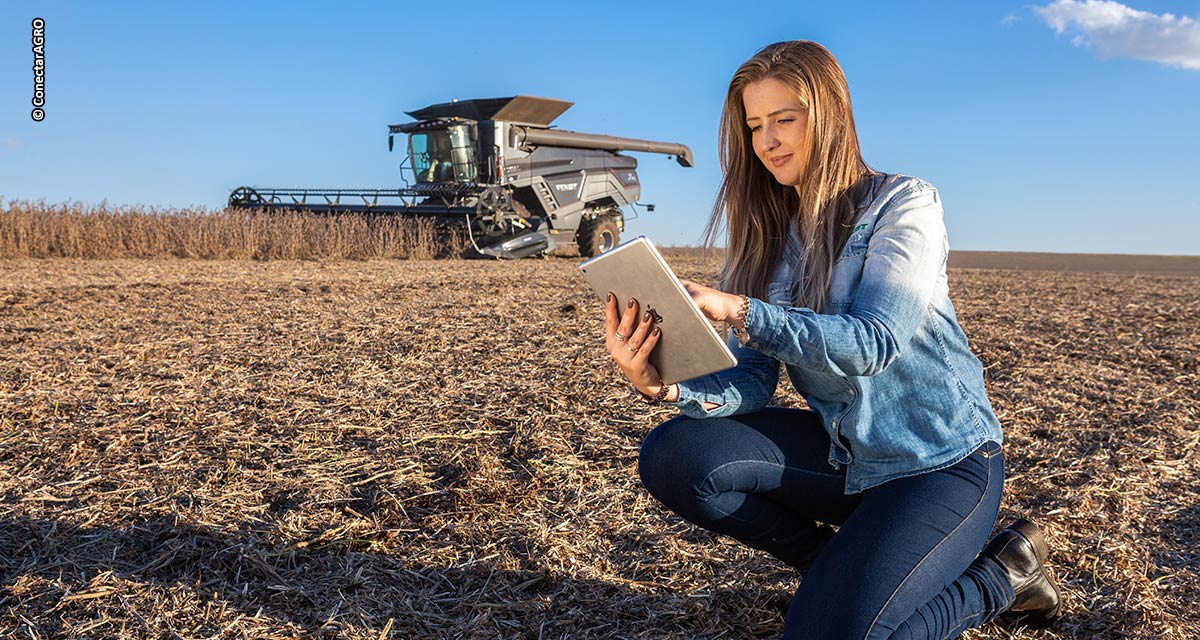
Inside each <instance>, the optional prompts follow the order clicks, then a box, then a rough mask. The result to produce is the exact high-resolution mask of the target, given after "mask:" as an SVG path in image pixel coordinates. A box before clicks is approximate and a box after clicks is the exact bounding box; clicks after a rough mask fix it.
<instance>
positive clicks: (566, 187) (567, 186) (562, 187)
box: [554, 182, 579, 191]
mask: <svg viewBox="0 0 1200 640" xmlns="http://www.w3.org/2000/svg"><path fill="white" fill-rule="evenodd" d="M578 186H579V183H578V182H564V183H562V184H556V185H554V188H555V189H558V190H559V191H574V190H575V187H578Z"/></svg>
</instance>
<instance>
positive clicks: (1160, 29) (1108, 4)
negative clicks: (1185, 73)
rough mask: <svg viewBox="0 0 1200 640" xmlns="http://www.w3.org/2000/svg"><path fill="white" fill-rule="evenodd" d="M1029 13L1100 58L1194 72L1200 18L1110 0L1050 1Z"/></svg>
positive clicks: (1198, 63) (1199, 54)
mask: <svg viewBox="0 0 1200 640" xmlns="http://www.w3.org/2000/svg"><path fill="white" fill-rule="evenodd" d="M1033 11H1034V12H1035V13H1037V14H1038V15H1039V16H1041V18H1042V20H1044V21H1045V22H1046V24H1047V25H1049V26H1051V27H1053V28H1054V31H1055V32H1057V33H1058V34H1060V35H1061V34H1062V33H1063V32H1066V31H1068V30H1069V31H1071V32H1073V33H1076V35H1075V36H1074V37H1073V38H1072V39H1071V43H1072V44H1074V45H1075V46H1077V47H1079V46H1084V45H1090V46H1092V47H1094V48H1095V50H1096V54H1097V55H1098V56H1100V57H1101V58H1136V59H1138V60H1152V61H1154V62H1159V63H1162V64H1165V65H1170V66H1173V67H1182V68H1184V69H1198V70H1200V22H1197V21H1196V20H1194V19H1192V18H1189V17H1187V16H1183V17H1177V16H1175V15H1174V14H1170V13H1164V14H1161V15H1159V14H1155V13H1150V12H1149V11H1138V10H1137V9H1133V8H1131V7H1128V6H1125V5H1123V4H1121V3H1120V2H1114V1H1113V0H1082V1H1080V0H1055V2H1052V3H1050V4H1048V5H1046V6H1044V7H1033Z"/></svg>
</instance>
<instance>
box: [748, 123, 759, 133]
mask: <svg viewBox="0 0 1200 640" xmlns="http://www.w3.org/2000/svg"><path fill="white" fill-rule="evenodd" d="M761 128H762V125H755V126H753V127H750V133H757V132H758V130H759V129H761Z"/></svg>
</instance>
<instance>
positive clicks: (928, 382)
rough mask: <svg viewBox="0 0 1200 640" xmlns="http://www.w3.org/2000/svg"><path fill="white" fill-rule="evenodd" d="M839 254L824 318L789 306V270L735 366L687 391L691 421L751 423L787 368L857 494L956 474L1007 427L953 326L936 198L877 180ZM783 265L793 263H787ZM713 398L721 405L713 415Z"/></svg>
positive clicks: (898, 182) (756, 305)
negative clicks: (745, 417) (734, 418)
mask: <svg viewBox="0 0 1200 640" xmlns="http://www.w3.org/2000/svg"><path fill="white" fill-rule="evenodd" d="M872 186H873V187H875V188H874V189H872V192H873V194H872V195H874V198H873V199H871V200H870V201H869V202H864V205H865V206H863V207H860V209H859V214H858V218H857V220H856V221H855V223H854V231H853V232H852V234H851V236H850V238H849V240H848V241H847V242H846V245H845V247H844V248H843V249H842V252H841V253H840V254H839V255H838V258H837V260H836V262H835V263H834V267H833V277H832V279H831V281H830V286H829V292H828V296H827V300H828V302H827V303H826V309H825V311H824V312H823V313H816V312H814V311H813V310H811V309H805V308H799V307H793V306H790V302H789V296H790V291H791V284H792V280H793V278H794V276H793V275H792V273H791V270H789V269H786V268H780V269H779V270H778V271H777V272H776V276H775V278H774V280H773V282H772V283H771V285H770V287H769V288H768V290H769V291H771V292H772V293H771V294H770V295H769V296H768V297H771V298H772V299H771V300H769V301H764V300H758V299H754V298H752V299H751V300H750V306H749V311H748V314H747V316H746V327H747V330H748V334H749V336H750V339H749V342H748V343H747V344H746V345H745V346H741V345H739V344H738V341H737V340H736V338H731V339H730V348H731V349H733V351H734V355H736V356H737V359H738V364H737V366H736V367H733V368H731V369H727V370H725V371H720V372H717V373H713V374H710V375H707V376H703V377H700V378H695V379H692V380H688V381H686V382H682V383H680V385H679V400H678V401H677V402H676V406H678V407H679V409H680V411H681V412H683V413H684V414H685V415H688V416H691V417H693V418H707V417H719V416H728V415H737V414H744V413H753V412H755V411H758V410H760V409H762V408H763V407H764V406H766V404H767V402H768V401H769V400H770V399H771V396H772V395H774V393H775V387H776V385H777V384H778V381H779V363H780V362H783V363H784V365H786V369H787V373H788V377H789V378H790V379H791V381H792V384H793V385H795V387H796V389H797V390H798V391H799V392H800V393H801V394H802V395H803V396H804V398H805V400H806V401H807V402H808V405H809V407H811V408H812V409H813V410H814V411H816V412H817V413H818V414H819V415H820V416H821V419H822V422H823V423H824V425H825V429H826V431H828V433H829V438H830V448H829V464H830V465H832V466H833V467H834V468H835V469H840V468H841V467H842V466H845V467H846V488H845V491H846V493H848V494H849V493H858V492H861V491H864V490H866V489H869V488H871V487H873V486H876V485H879V484H882V483H884V482H887V481H888V480H893V479H895V478H901V477H904V476H910V475H915V474H918V473H924V472H926V471H932V470H935V469H939V468H942V467H947V466H950V465H952V464H954V463H956V462H958V461H959V460H961V459H963V458H965V457H966V456H968V455H969V454H970V453H971V452H972V451H974V450H975V449H977V448H978V447H979V446H980V445H982V444H983V443H984V442H985V441H988V440H991V441H995V442H1000V441H1001V439H1002V435H1001V430H1000V423H999V421H998V420H997V419H996V415H995V413H994V412H993V411H992V406H991V403H990V402H989V401H988V398H987V394H986V393H985V391H984V384H983V367H982V365H981V364H980V362H979V359H978V358H976V357H975V355H974V354H972V353H971V350H970V348H969V347H968V346H967V337H966V335H965V334H964V333H963V331H962V328H961V327H959V325H958V321H957V320H956V319H955V315H954V306H953V305H952V304H951V303H950V297H949V287H948V286H947V281H946V257H947V254H948V252H949V244H948V242H947V239H946V229H945V225H944V223H943V221H942V204H941V200H940V198H939V197H938V192H937V190H936V189H934V187H933V186H932V185H930V184H929V183H927V182H924V181H923V180H919V179H917V178H912V177H908V176H900V175H889V176H886V177H884V176H877V177H876V178H875V184H874V185H872ZM781 266H782V265H781ZM704 402H712V403H715V404H718V405H720V406H718V407H716V408H714V409H713V410H711V411H707V410H705V409H704V406H703V403H704Z"/></svg>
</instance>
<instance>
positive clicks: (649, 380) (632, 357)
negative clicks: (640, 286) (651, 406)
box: [604, 291, 678, 400]
mask: <svg viewBox="0 0 1200 640" xmlns="http://www.w3.org/2000/svg"><path fill="white" fill-rule="evenodd" d="M617 304H618V303H617V296H615V295H613V293H612V292H611V291H610V292H609V294H608V301H607V303H606V304H605V306H604V332H605V339H604V347H605V348H606V349H608V353H609V355H611V356H612V358H613V360H615V361H616V362H617V366H619V367H621V373H624V374H625V377H626V378H628V379H629V381H630V382H632V383H633V386H635V387H637V390H638V391H640V392H641V393H642V394H644V395H646V396H649V397H651V398H653V397H656V396H657V395H658V392H659V391H661V390H662V377H661V376H659V375H658V370H657V369H655V368H654V365H652V364H650V352H651V351H654V347H655V346H657V345H658V339H659V338H660V337H661V336H662V329H659V328H658V327H656V326H654V325H655V322H654V319H653V316H652V315H651V314H650V313H649V312H646V313H645V314H644V315H641V317H639V313H640V312H641V308H640V307H639V305H638V301H637V300H636V299H634V298H630V299H629V301H628V302H627V303H626V309H625V315H624V316H619V314H618V313H617ZM677 393H678V392H677V391H675V390H674V389H671V390H670V393H669V394H668V396H667V398H666V399H667V400H672V398H671V397H670V395H672V394H677Z"/></svg>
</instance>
